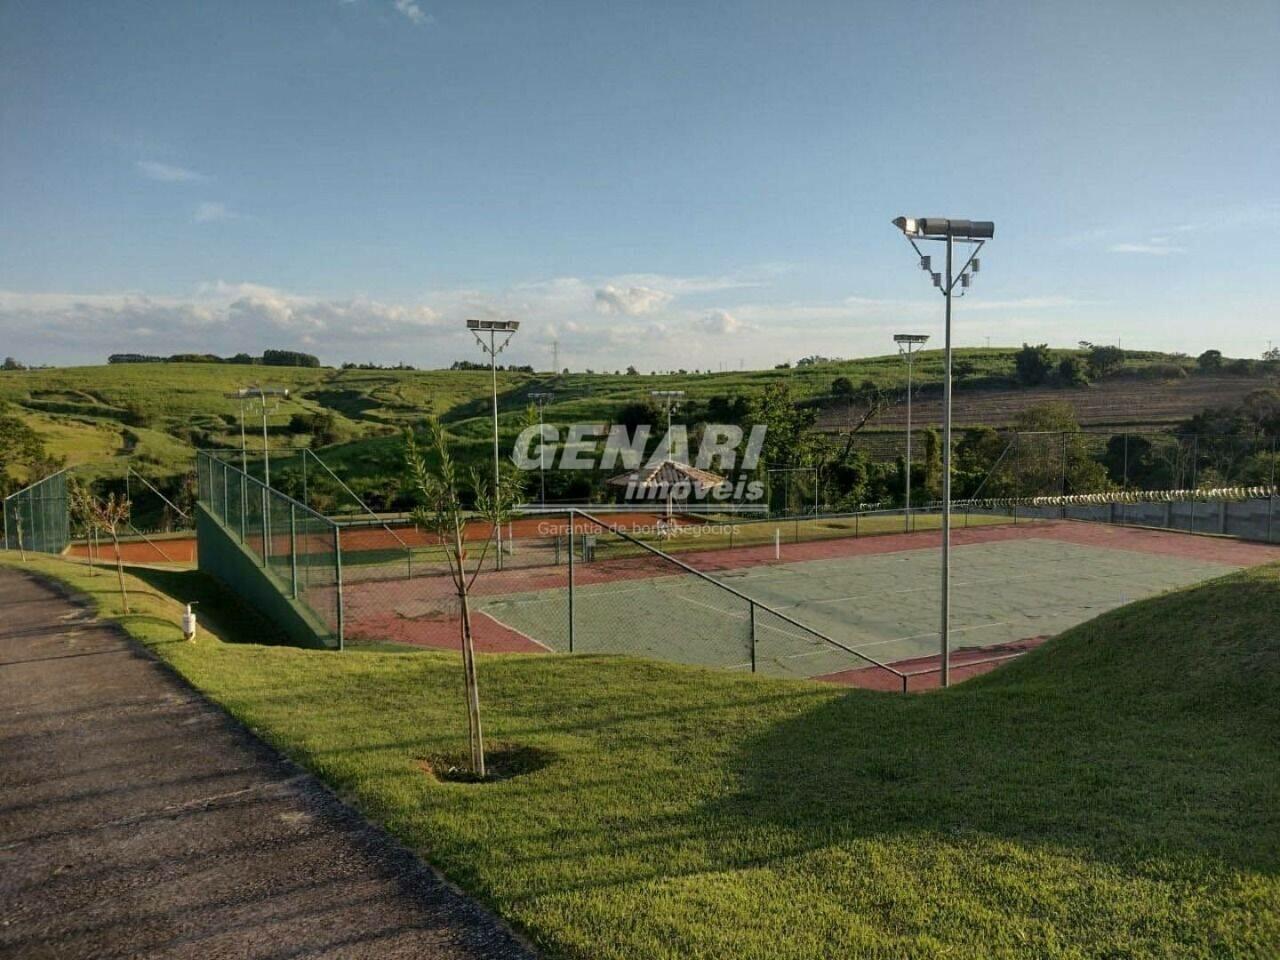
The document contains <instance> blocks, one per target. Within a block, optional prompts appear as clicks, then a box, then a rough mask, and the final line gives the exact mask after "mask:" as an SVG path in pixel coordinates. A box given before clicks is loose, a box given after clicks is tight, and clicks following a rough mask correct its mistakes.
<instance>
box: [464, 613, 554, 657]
mask: <svg viewBox="0 0 1280 960" xmlns="http://www.w3.org/2000/svg"><path fill="white" fill-rule="evenodd" d="M476 613H477V614H478V615H479V616H482V617H488V618H489V619H490V620H492V621H493V622H494V623H496V624H497V625H498V626H500V627H502V629H504V630H510V631H511V632H512V633H514V634H515V635H516V636H518V637H524V639H526V640H528V641H529V642H530V643H532V644H534V645H535V646H539V647H541V648H542V649H543V650H545V651H547V653H559V652H560V651H559V650H556V649H554V648H553V647H549V646H547V645H546V644H545V643H543V642H542V641H541V640H537V639H535V638H534V637H531V636H529V635H528V634H527V633H525V632H524V631H523V630H517V629H516V628H515V627H513V626H511V624H509V623H503V622H502V621H501V620H499V619H498V618H497V617H495V616H494V615H493V614H491V613H490V612H489V611H487V610H477V611H476Z"/></svg>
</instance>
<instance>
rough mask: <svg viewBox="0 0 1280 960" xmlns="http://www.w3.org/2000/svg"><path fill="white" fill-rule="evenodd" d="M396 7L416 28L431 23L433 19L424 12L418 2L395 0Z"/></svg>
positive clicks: (414, 0) (413, 0) (415, 0)
mask: <svg viewBox="0 0 1280 960" xmlns="http://www.w3.org/2000/svg"><path fill="white" fill-rule="evenodd" d="M395 7H396V10H398V11H399V12H400V13H402V14H404V16H405V17H407V18H408V20H409V22H410V23H412V24H413V25H414V26H415V27H420V26H422V25H423V24H424V23H430V22H431V17H430V16H428V15H427V14H426V13H425V12H424V11H423V9H422V7H420V6H418V2H417V0H395Z"/></svg>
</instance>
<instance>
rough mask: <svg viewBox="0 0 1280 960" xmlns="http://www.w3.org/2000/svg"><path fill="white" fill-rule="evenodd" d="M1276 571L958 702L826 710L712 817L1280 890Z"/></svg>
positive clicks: (1121, 624) (853, 700) (1098, 624)
mask: <svg viewBox="0 0 1280 960" xmlns="http://www.w3.org/2000/svg"><path fill="white" fill-rule="evenodd" d="M1277 572H1278V571H1277V568H1270V572H1269V573H1268V572H1267V571H1265V570H1264V571H1256V572H1252V573H1248V574H1240V575H1233V576H1231V577H1227V578H1224V579H1221V580H1217V581H1212V582H1210V583H1208V584H1205V585H1203V586H1200V587H1197V588H1194V589H1191V590H1188V591H1184V592H1181V593H1177V594H1173V595H1169V596H1165V597H1157V598H1153V599H1150V600H1144V601H1141V602H1139V603H1135V604H1132V605H1130V606H1129V607H1125V608H1122V609H1120V610H1116V611H1113V612H1111V613H1109V614H1106V615H1104V616H1102V617H1100V618H1098V619H1097V620H1094V621H1092V622H1090V623H1088V624H1085V625H1083V626H1081V627H1078V628H1076V629H1073V630H1071V631H1069V632H1068V633H1067V634H1065V635H1063V636H1062V637H1061V638H1059V639H1058V640H1056V641H1054V642H1052V643H1050V644H1048V645H1047V646H1045V647H1042V648H1041V649H1039V650H1037V651H1034V652H1032V653H1030V654H1028V655H1026V656H1025V657H1024V658H1022V659H1021V660H1020V661H1019V662H1016V663H1012V664H1009V665H1007V666H1005V667H1003V668H1002V669H1001V670H999V671H996V672H994V673H992V674H989V675H988V676H986V677H982V678H979V679H976V680H972V681H970V682H968V683H965V684H963V685H960V686H957V687H954V688H952V689H951V690H949V691H945V692H942V693H934V694H926V695H923V696H918V697H910V698H905V697H892V696H878V697H877V696H868V695H866V694H864V693H859V692H854V693H850V694H849V695H847V696H845V697H841V698H839V699H835V700H831V701H827V702H825V703H823V704H822V705H821V706H818V707H815V708H814V709H811V710H808V711H806V712H804V713H802V714H800V715H798V716H796V717H795V718H793V719H791V720H789V721H786V722H783V723H781V724H779V725H777V726H775V727H772V728H770V729H769V730H768V732H767V733H765V734H763V735H762V736H760V737H758V738H756V739H754V740H753V741H751V742H749V743H748V744H747V746H746V749H745V751H744V752H743V753H742V754H741V756H740V757H739V759H738V761H737V763H736V768H737V774H738V776H739V778H740V784H741V787H740V789H739V791H738V792H737V793H736V794H735V795H734V796H732V797H730V798H728V799H727V800H726V801H724V802H723V803H721V804H717V805H716V809H715V810H714V818H715V819H717V820H718V819H721V818H724V817H728V818H730V819H740V820H741V821H742V822H743V823H756V822H761V821H768V822H772V823H775V824H779V825H783V826H786V827H788V828H790V829H792V830H794V831H796V832H797V833H796V835H797V837H799V838H803V837H806V836H822V837H824V838H825V839H826V840H827V841H830V840H836V839H841V838H844V839H852V838H856V837H859V836H865V835H871V834H875V835H883V834H892V833H901V834H910V833H920V832H932V833H935V834H940V835H945V836H953V837H956V838H957V839H960V838H963V837H964V835H966V834H970V835H972V834H989V835H994V836H998V837H1003V838H1007V839H1012V840H1015V841H1025V842H1033V843H1038V844H1045V843H1049V844H1061V845H1063V846H1066V847H1071V848H1076V849H1087V850H1089V851H1090V852H1091V853H1092V854H1094V855H1096V856H1098V857H1102V858H1105V859H1107V860H1111V861H1113V862H1120V863H1127V864H1134V863H1137V862H1138V861H1141V860H1143V859H1144V858H1147V857H1159V856H1169V855H1174V856H1191V857H1195V858H1205V857H1208V858H1213V859H1218V860H1220V861H1222V862H1225V863H1227V864H1229V865H1231V866H1234V867H1238V868H1245V869H1250V870H1256V871H1263V872H1267V873H1272V874H1274V873H1277V872H1280V814H1278V813H1277V812H1276V811H1277V800H1278V799H1280V751H1278V750H1277V749H1276V739H1275V730H1276V724H1277V722H1278V721H1280V710H1278V709H1277V706H1276V704H1277V703H1278V702H1280V670H1277V669H1276V666H1277V663H1278V662H1280V639H1277V637H1276V633H1275V629H1274V625H1275V624H1276V623H1277V622H1280V584H1278V583H1277V582H1276V581H1277ZM802 845H803V843H802Z"/></svg>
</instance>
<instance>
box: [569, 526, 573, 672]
mask: <svg viewBox="0 0 1280 960" xmlns="http://www.w3.org/2000/svg"><path fill="white" fill-rule="evenodd" d="M569 652H570V653H573V511H572V510H570V511H569Z"/></svg>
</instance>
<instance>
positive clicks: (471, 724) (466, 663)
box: [458, 580, 485, 778]
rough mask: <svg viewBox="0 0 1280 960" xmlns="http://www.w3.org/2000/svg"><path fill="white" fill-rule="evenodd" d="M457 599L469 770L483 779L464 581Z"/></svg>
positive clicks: (481, 739) (481, 740)
mask: <svg viewBox="0 0 1280 960" xmlns="http://www.w3.org/2000/svg"><path fill="white" fill-rule="evenodd" d="M461 582H462V587H461V589H460V590H459V591H458V599H459V601H461V603H462V670H463V673H464V674H465V676H466V686H467V727H468V729H469V731H470V734H471V769H472V770H473V771H474V772H475V775H476V776H478V777H481V778H483V777H484V775H485V766H484V737H483V735H482V734H481V732H480V684H479V680H478V678H477V677H476V652H475V646H474V643H473V641H472V636H471V604H470V602H469V600H468V597H467V586H466V581H465V580H464V581H461Z"/></svg>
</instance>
